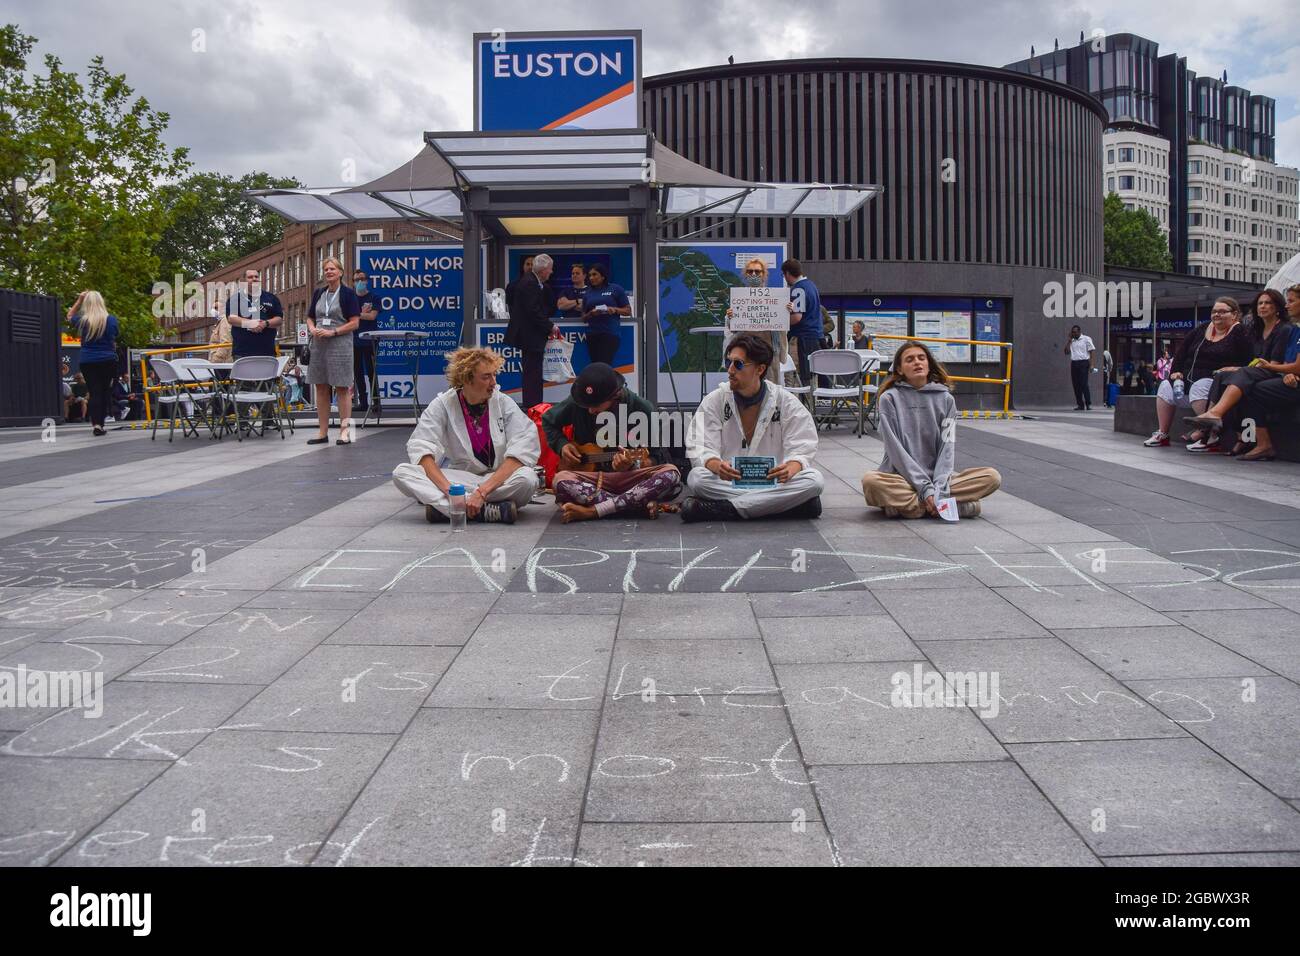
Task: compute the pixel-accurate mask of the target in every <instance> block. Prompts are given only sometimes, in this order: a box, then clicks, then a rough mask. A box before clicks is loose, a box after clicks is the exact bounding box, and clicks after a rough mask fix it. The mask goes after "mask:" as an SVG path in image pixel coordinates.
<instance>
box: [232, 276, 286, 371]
mask: <svg viewBox="0 0 1300 956" xmlns="http://www.w3.org/2000/svg"><path fill="white" fill-rule="evenodd" d="M259 293H260V294H259ZM226 319H227V321H229V322H230V344H231V348H232V349H233V351H234V355H235V358H236V359H241V358H243V357H244V356H245V355H274V354H275V336H276V334H277V333H276V330H277V329H279V327H280V323H281V322H283V321H284V306H282V305H280V300H279V299H277V298H276V297H275V296H273V295H272V294H271V293H269V292H265V291H262V277H261V273H259V272H258V271H257V270H256V269H245V270H244V284H243V288H242V289H240V290H239V291H238V292H236V293H235V294H234V295H232V296H231V297H230V298H229V299H227V300H226Z"/></svg>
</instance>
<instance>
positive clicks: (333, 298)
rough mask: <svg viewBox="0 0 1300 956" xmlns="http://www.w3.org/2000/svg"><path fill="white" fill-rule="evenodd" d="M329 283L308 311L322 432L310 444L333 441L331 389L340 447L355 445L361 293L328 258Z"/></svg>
mask: <svg viewBox="0 0 1300 956" xmlns="http://www.w3.org/2000/svg"><path fill="white" fill-rule="evenodd" d="M321 272H322V274H323V275H324V276H325V284H324V285H323V286H321V287H320V288H319V289H317V290H316V291H315V293H314V294H313V295H312V300H311V306H310V307H309V308H308V309H307V331H308V332H309V334H310V335H311V364H309V365H308V366H307V383H308V384H309V385H315V386H316V421H317V423H318V424H319V425H320V431H319V432H318V433H317V435H316V437H315V438H309V439H308V440H307V444H309V445H324V444H326V443H327V442H328V441H329V440H330V389H331V388H333V389H334V396H335V400H336V401H337V402H338V406H339V438H338V441H337V442H336V444H339V445H350V444H352V418H351V415H352V330H353V329H355V328H356V327H357V325H358V324H359V323H360V321H361V303H360V301H358V299H357V294H356V293H355V292H353V291H352V290H351V289H350V288H348V287H347V286H345V285H344V284H343V266H342V264H341V263H340V262H339V261H338V260H337V259H332V258H331V259H326V260H325V262H324V263H323V265H322V267H321Z"/></svg>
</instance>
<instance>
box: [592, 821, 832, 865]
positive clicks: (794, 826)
mask: <svg viewBox="0 0 1300 956" xmlns="http://www.w3.org/2000/svg"><path fill="white" fill-rule="evenodd" d="M577 856H578V859H579V860H581V861H582V862H583V863H584V864H587V865H590V866H783V867H784V866H833V865H834V864H835V856H834V851H833V849H832V847H831V843H830V839H829V837H828V836H827V833H826V828H825V827H824V826H823V825H822V824H821V823H818V822H816V821H807V820H798V819H792V820H791V821H790V822H789V823H584V824H583V825H582V833H581V836H580V837H579V840H578V853H577Z"/></svg>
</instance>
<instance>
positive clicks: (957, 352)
mask: <svg viewBox="0 0 1300 956" xmlns="http://www.w3.org/2000/svg"><path fill="white" fill-rule="evenodd" d="M943 337H944V338H945V339H969V338H970V337H971V334H970V313H969V312H944V313H943ZM942 349H943V351H942V353H941V358H940V359H939V361H940V362H969V361H970V349H971V347H970V346H969V345H953V344H952V343H950V342H945V343H944V344H943V346H942Z"/></svg>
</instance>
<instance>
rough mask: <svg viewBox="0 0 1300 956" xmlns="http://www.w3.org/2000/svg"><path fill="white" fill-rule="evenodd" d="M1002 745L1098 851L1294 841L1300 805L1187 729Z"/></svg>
mask: <svg viewBox="0 0 1300 956" xmlns="http://www.w3.org/2000/svg"><path fill="white" fill-rule="evenodd" d="M1008 750H1010V752H1011V755H1012V757H1014V758H1015V761H1016V762H1017V763H1018V764H1020V766H1021V767H1022V768H1024V771H1025V773H1027V774H1028V775H1029V776H1030V778H1031V779H1032V780H1033V781H1034V783H1036V784H1037V785H1038V787H1039V788H1040V789H1041V790H1042V791H1043V793H1044V794H1046V795H1047V799H1049V800H1051V801H1052V803H1053V804H1054V805H1055V806H1056V807H1057V809H1058V810H1060V811H1061V814H1062V816H1064V817H1065V819H1066V820H1067V821H1068V822H1069V823H1070V825H1071V826H1072V827H1074V829H1075V830H1076V831H1077V832H1078V833H1079V834H1080V835H1081V836H1082V837H1083V838H1084V839H1085V840H1086V841H1088V845H1089V846H1090V847H1092V849H1093V850H1094V852H1096V853H1098V854H1100V855H1102V856H1138V855H1158V854H1166V853H1228V852H1238V851H1254V850H1258V851H1287V852H1292V851H1295V850H1300V813H1296V812H1295V810H1294V809H1293V808H1292V807H1291V806H1289V805H1288V804H1286V803H1285V802H1283V801H1282V800H1279V799H1278V798H1277V797H1275V796H1273V795H1272V794H1271V793H1269V792H1268V791H1267V790H1265V789H1264V788H1263V787H1261V786H1260V785H1259V784H1257V783H1255V782H1254V781H1252V780H1251V779H1250V778H1248V777H1247V776H1246V775H1245V774H1243V773H1242V772H1241V771H1240V770H1238V769H1236V768H1235V767H1233V766H1232V765H1231V764H1230V763H1228V762H1227V761H1226V760H1224V759H1223V758H1222V757H1220V756H1218V755H1217V754H1215V753H1214V752H1213V751H1212V750H1210V749H1209V748H1208V747H1206V746H1205V745H1204V744H1203V743H1201V742H1200V741H1199V740H1196V739H1194V738H1191V737H1188V738H1182V739H1171V740H1107V741H1094V742H1087V743H1053V744H1010V745H1008ZM1103 827H1104V829H1102V828H1103Z"/></svg>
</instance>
